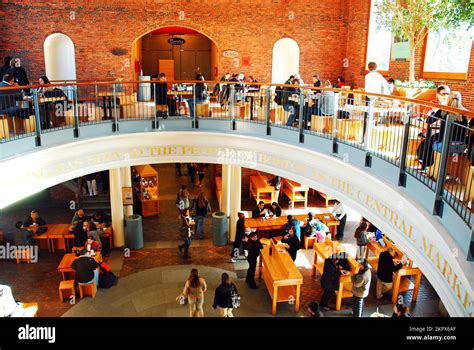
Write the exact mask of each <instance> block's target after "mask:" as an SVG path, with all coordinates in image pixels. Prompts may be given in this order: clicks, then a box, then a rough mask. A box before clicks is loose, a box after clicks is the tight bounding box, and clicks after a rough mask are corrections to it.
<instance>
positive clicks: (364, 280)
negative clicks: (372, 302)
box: [351, 259, 372, 317]
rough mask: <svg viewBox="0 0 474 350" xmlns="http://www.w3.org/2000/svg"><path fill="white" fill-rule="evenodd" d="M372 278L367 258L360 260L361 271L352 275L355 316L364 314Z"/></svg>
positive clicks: (353, 310) (353, 311)
mask: <svg viewBox="0 0 474 350" xmlns="http://www.w3.org/2000/svg"><path fill="white" fill-rule="evenodd" d="M371 278H372V273H371V272H370V268H369V264H368V262H367V260H365V259H363V260H361V261H360V262H359V271H358V272H357V273H356V274H355V275H353V276H351V281H352V316H353V317H362V316H363V315H364V299H365V298H367V296H368V295H369V289H370V280H371Z"/></svg>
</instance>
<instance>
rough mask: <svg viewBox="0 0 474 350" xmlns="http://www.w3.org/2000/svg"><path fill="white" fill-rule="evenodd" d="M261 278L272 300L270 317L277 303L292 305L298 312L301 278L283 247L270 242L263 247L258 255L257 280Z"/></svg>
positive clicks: (274, 312) (274, 311)
mask: <svg viewBox="0 0 474 350" xmlns="http://www.w3.org/2000/svg"><path fill="white" fill-rule="evenodd" d="M270 247H271V248H272V255H270ZM262 276H263V280H264V282H265V286H266V287H267V290H268V293H269V294H270V298H271V299H272V315H275V314H276V309H277V303H279V302H290V303H294V305H295V312H298V311H299V308H300V291H301V285H302V284H303V276H302V275H301V272H300V271H299V270H298V268H297V267H296V265H295V263H294V262H293V260H291V257H290V255H289V254H288V252H287V251H286V249H285V248H284V246H283V245H276V244H275V243H274V242H273V241H271V242H270V245H266V246H264V247H263V249H262V250H261V253H260V263H259V276H258V278H259V280H262Z"/></svg>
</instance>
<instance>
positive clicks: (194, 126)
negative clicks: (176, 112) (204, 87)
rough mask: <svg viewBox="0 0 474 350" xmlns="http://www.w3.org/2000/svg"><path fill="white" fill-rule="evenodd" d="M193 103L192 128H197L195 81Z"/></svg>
mask: <svg viewBox="0 0 474 350" xmlns="http://www.w3.org/2000/svg"><path fill="white" fill-rule="evenodd" d="M193 103H194V108H193V116H192V117H193V123H192V128H193V129H197V128H198V127H199V125H198V121H197V104H196V83H194V84H193Z"/></svg>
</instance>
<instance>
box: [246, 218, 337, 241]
mask: <svg viewBox="0 0 474 350" xmlns="http://www.w3.org/2000/svg"><path fill="white" fill-rule="evenodd" d="M314 217H317V218H319V219H320V220H321V221H322V222H323V223H324V224H325V225H326V226H327V227H328V228H329V229H330V230H331V234H332V235H333V236H334V234H335V232H336V227H337V226H338V225H339V220H337V219H335V218H334V217H333V216H332V214H330V213H322V214H315V215H314ZM307 218H308V215H306V214H301V215H293V219H297V220H299V221H301V223H302V224H301V225H302V226H303V225H306V220H307ZM326 218H328V220H326ZM287 222H288V219H287V218H286V216H280V217H276V216H274V217H271V218H268V219H266V220H264V219H263V218H256V219H254V218H247V219H245V227H248V228H252V229H255V230H256V231H257V232H258V231H273V230H282V229H283V227H284V226H285V225H286V223H287ZM259 238H260V237H259ZM309 238H312V237H309Z"/></svg>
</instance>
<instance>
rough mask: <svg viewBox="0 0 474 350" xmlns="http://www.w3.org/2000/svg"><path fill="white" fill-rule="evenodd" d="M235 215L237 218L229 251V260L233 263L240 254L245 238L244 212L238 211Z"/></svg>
mask: <svg viewBox="0 0 474 350" xmlns="http://www.w3.org/2000/svg"><path fill="white" fill-rule="evenodd" d="M237 215H238V217H239V220H237V228H236V231H235V240H234V245H233V246H232V250H231V252H230V261H231V262H233V263H235V262H236V261H237V258H238V257H239V256H240V252H241V250H242V244H243V240H244V238H245V215H244V213H238V214H237Z"/></svg>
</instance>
